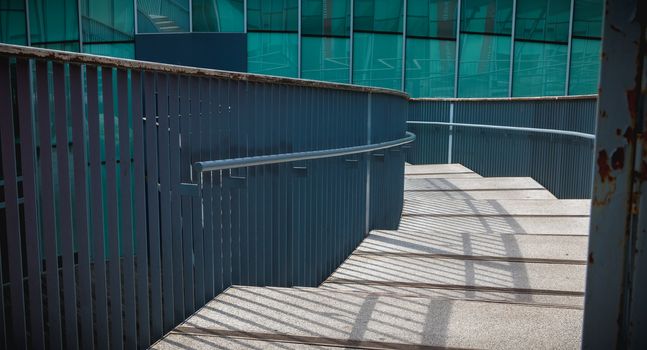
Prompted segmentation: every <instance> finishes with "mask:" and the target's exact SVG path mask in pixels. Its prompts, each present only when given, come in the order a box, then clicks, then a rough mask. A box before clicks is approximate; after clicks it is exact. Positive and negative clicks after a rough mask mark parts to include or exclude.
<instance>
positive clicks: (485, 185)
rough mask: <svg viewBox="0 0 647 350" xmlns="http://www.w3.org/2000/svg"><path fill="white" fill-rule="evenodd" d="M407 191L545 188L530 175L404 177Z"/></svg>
mask: <svg viewBox="0 0 647 350" xmlns="http://www.w3.org/2000/svg"><path fill="white" fill-rule="evenodd" d="M404 190H405V191H472V190H480V191H488V190H545V188H544V187H542V186H541V185H540V184H539V183H538V182H537V181H535V180H533V179H532V178H529V177H489V178H481V179H429V178H427V179H409V178H405V179H404Z"/></svg>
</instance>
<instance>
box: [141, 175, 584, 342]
mask: <svg viewBox="0 0 647 350" xmlns="http://www.w3.org/2000/svg"><path fill="white" fill-rule="evenodd" d="M588 216H589V201H588V200H558V199H556V198H555V197H554V196H553V195H552V194H551V193H550V192H548V191H547V190H546V189H544V188H543V187H542V186H541V185H539V184H538V183H537V182H535V181H534V180H532V179H530V178H482V177H481V176H479V175H478V174H476V173H474V172H472V171H471V170H470V169H467V168H465V167H463V166H461V165H458V164H446V165H423V166H407V168H406V179H405V205H404V210H403V216H402V222H401V224H400V228H399V229H398V230H397V231H373V232H371V233H370V234H369V236H367V237H366V239H365V240H364V241H363V242H362V244H361V245H360V246H359V247H358V248H357V249H356V250H355V252H354V253H353V254H352V255H351V256H350V257H349V258H348V259H347V260H346V261H345V262H344V263H343V264H342V265H341V266H340V267H339V268H338V269H337V270H336V271H335V273H333V274H332V275H331V276H330V277H329V278H328V279H327V280H326V281H325V282H324V283H323V284H322V285H321V286H320V287H319V288H268V287H266V288H261V287H238V286H236V287H231V288H229V289H227V290H226V291H225V292H224V293H222V294H221V295H219V296H218V297H217V298H215V299H213V300H212V301H211V302H209V303H208V304H207V305H206V306H204V307H203V308H202V309H200V310H199V311H198V312H196V313H195V314H194V315H193V316H191V317H190V318H188V319H187V320H186V321H185V322H184V323H182V324H181V325H180V326H178V327H177V328H176V329H174V330H173V331H172V332H170V333H169V334H167V335H166V336H165V337H164V338H163V339H162V340H160V341H159V342H157V343H156V344H154V345H153V348H155V349H195V348H200V349H201V348H220V349H247V348H252V349H304V348H307V349H329V348H330V349H332V348H336V349H338V348H359V349H466V348H467V349H475V348H478V349H577V348H579V347H580V333H581V327H582V326H581V323H582V309H583V296H584V278H585V271H586V265H585V259H586V251H587V238H588V237H587V234H588V222H589V219H588Z"/></svg>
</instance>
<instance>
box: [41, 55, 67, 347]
mask: <svg viewBox="0 0 647 350" xmlns="http://www.w3.org/2000/svg"><path fill="white" fill-rule="evenodd" d="M48 73H49V72H48V67H47V62H46V61H38V62H37V63H36V82H37V96H38V100H37V101H38V106H37V108H38V109H37V114H36V115H37V117H38V131H39V145H40V171H41V184H40V188H41V196H42V202H41V206H42V207H41V210H42V225H41V227H42V229H43V232H42V235H43V237H44V241H45V242H44V245H45V270H46V274H47V276H46V281H47V284H46V286H47V315H48V324H49V325H48V326H49V327H48V331H49V337H50V343H49V347H50V348H53V349H60V348H62V347H63V343H62V334H61V305H60V301H59V300H60V293H59V291H60V289H59V280H58V252H57V249H56V247H57V240H56V221H55V220H56V219H55V208H54V181H53V179H52V173H53V169H52V145H51V143H52V135H51V121H50V108H49V86H48V75H49V74H48Z"/></svg>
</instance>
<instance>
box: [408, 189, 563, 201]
mask: <svg viewBox="0 0 647 350" xmlns="http://www.w3.org/2000/svg"><path fill="white" fill-rule="evenodd" d="M405 198H407V199H416V198H430V199H432V198H437V199H440V198H445V199H451V198H455V199H556V198H555V196H554V195H553V194H552V193H550V192H549V191H548V190H541V189H540V190H537V189H534V190H486V191H483V190H462V191H408V192H406V196H405Z"/></svg>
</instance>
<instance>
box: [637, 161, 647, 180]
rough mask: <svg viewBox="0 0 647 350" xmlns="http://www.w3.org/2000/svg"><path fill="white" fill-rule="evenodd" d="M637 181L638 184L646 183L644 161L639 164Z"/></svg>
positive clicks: (646, 175)
mask: <svg viewBox="0 0 647 350" xmlns="http://www.w3.org/2000/svg"><path fill="white" fill-rule="evenodd" d="M638 179H639V180H640V182H645V181H647V162H645V161H644V160H643V161H641V162H640V173H638Z"/></svg>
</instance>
